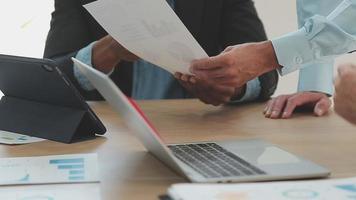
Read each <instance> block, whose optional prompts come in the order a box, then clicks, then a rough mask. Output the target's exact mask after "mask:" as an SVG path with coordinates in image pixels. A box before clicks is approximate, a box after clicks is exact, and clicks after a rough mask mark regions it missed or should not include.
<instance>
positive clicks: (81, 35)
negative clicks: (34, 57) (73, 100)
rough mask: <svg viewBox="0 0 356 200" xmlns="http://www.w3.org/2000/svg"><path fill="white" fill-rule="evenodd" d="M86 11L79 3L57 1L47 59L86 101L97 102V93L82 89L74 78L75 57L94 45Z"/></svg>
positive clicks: (49, 37) (74, 1) (65, 0)
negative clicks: (53, 63) (51, 61)
mask: <svg viewBox="0 0 356 200" xmlns="http://www.w3.org/2000/svg"><path fill="white" fill-rule="evenodd" d="M84 12H85V10H84V8H83V7H82V5H81V3H80V1H78V0H55V11H54V12H53V13H52V20H51V27H50V30H49V33H48V36H47V41H46V46H45V52H44V57H45V58H50V59H52V60H54V61H56V62H57V64H58V66H59V68H60V69H61V70H62V71H63V72H64V73H65V74H66V75H67V76H68V78H69V79H70V80H71V82H72V83H73V84H74V85H75V87H76V88H77V89H78V90H79V92H80V93H81V94H82V95H83V96H84V98H85V99H87V100H98V99H97V97H98V94H97V91H92V92H88V91H85V90H83V89H82V88H81V87H80V84H79V83H78V81H77V79H76V78H75V75H74V70H73V62H72V61H71V58H72V57H75V56H76V55H77V53H78V51H79V50H80V49H82V48H84V47H86V46H87V45H88V44H90V43H91V42H93V40H94V39H93V37H92V35H91V32H90V29H89V26H88V24H87V20H86V19H85V13H84Z"/></svg>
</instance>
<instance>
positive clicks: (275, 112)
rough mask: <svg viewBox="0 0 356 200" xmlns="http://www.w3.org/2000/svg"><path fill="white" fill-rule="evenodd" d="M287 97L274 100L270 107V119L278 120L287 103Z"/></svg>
mask: <svg viewBox="0 0 356 200" xmlns="http://www.w3.org/2000/svg"><path fill="white" fill-rule="evenodd" d="M287 100H288V96H279V97H277V98H276V100H275V103H274V105H273V107H272V113H271V118H272V119H278V118H280V117H281V114H282V111H283V109H284V107H285V105H286V103H287Z"/></svg>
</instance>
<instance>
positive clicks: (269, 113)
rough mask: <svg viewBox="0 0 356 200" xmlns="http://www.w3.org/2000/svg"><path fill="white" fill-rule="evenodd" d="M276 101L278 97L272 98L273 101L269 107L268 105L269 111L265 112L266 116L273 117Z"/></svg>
mask: <svg viewBox="0 0 356 200" xmlns="http://www.w3.org/2000/svg"><path fill="white" fill-rule="evenodd" d="M275 102H276V99H272V100H271V103H270V105H269V107H268V109H267V112H266V114H265V117H266V118H270V117H271V114H272V108H273V106H274V104H275Z"/></svg>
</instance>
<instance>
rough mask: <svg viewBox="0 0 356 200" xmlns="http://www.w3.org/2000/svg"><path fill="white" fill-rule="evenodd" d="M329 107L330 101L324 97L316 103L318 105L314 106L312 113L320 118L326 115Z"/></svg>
mask: <svg viewBox="0 0 356 200" xmlns="http://www.w3.org/2000/svg"><path fill="white" fill-rule="evenodd" d="M330 107H331V101H330V99H329V98H327V97H325V98H322V99H321V100H320V101H318V103H317V104H316V105H315V108H314V113H315V114H316V115H317V116H319V117H321V116H323V115H325V114H327V113H328V111H329V108H330Z"/></svg>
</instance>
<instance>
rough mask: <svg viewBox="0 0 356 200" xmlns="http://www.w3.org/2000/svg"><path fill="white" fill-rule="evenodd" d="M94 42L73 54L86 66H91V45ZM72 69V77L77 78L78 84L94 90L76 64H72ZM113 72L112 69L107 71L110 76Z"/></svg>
mask: <svg viewBox="0 0 356 200" xmlns="http://www.w3.org/2000/svg"><path fill="white" fill-rule="evenodd" d="M95 43H96V42H93V43H91V44H89V45H88V46H86V47H84V48H83V49H81V50H80V51H78V53H77V55H76V56H75V58H76V59H78V60H80V61H82V62H83V63H85V64H87V65H88V66H91V67H93V64H92V59H91V58H92V51H93V46H94V44H95ZM73 70H74V77H75V78H76V79H77V80H78V82H79V84H80V86H81V87H82V88H83V89H84V90H86V91H93V90H95V88H94V86H93V85H92V84H91V83H90V81H89V79H87V77H85V75H83V74H82V72H81V71H80V70H79V68H78V67H77V66H76V65H73ZM113 72H114V69H113V70H112V71H111V72H109V73H108V75H109V76H110V75H111V74H112V73H113Z"/></svg>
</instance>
